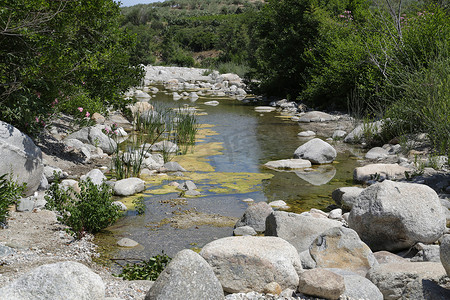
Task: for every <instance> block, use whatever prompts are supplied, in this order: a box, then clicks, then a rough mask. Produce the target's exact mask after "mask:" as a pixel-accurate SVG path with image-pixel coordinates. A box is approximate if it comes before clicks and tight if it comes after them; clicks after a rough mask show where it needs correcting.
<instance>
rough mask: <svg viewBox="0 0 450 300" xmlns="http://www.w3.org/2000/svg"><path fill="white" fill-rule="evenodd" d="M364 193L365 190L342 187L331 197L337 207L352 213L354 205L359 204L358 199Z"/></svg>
mask: <svg viewBox="0 0 450 300" xmlns="http://www.w3.org/2000/svg"><path fill="white" fill-rule="evenodd" d="M362 191H364V189H363V188H360V187H356V186H349V187H341V188H338V189H335V190H334V191H333V193H331V197H332V198H333V200H334V202H336V204H337V205H339V206H340V207H342V209H344V210H346V211H350V210H351V209H352V207H353V205H355V203H357V202H356V201H357V198H358V196H359V194H361V192H362Z"/></svg>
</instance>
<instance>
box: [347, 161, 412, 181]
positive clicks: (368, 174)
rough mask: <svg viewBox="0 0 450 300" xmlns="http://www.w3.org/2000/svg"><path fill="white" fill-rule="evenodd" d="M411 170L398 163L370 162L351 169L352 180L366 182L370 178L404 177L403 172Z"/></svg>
mask: <svg viewBox="0 0 450 300" xmlns="http://www.w3.org/2000/svg"><path fill="white" fill-rule="evenodd" d="M409 171H411V170H410V169H408V168H406V167H402V166H399V165H398V164H371V165H366V166H363V167H358V168H355V170H354V171H353V180H355V181H357V182H366V181H369V180H371V179H379V180H383V179H395V178H404V177H405V172H409Z"/></svg>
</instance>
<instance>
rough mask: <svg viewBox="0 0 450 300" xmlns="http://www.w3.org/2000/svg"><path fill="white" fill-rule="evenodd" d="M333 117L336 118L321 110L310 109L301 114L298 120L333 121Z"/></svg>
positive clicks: (303, 121) (305, 121)
mask: <svg viewBox="0 0 450 300" xmlns="http://www.w3.org/2000/svg"><path fill="white" fill-rule="evenodd" d="M335 119H336V118H335V117H334V116H332V115H330V114H327V113H324V112H321V111H310V112H307V113H305V114H304V115H303V116H301V117H300V119H299V120H298V121H299V122H301V123H309V122H326V121H333V120H335Z"/></svg>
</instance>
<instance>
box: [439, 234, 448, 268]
mask: <svg viewBox="0 0 450 300" xmlns="http://www.w3.org/2000/svg"><path fill="white" fill-rule="evenodd" d="M439 251H440V259H441V263H442V265H443V266H444V269H445V271H446V272H447V276H450V234H446V235H444V237H443V238H442V240H441V246H440V250H439Z"/></svg>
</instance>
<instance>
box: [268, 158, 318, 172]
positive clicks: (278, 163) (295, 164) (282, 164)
mask: <svg viewBox="0 0 450 300" xmlns="http://www.w3.org/2000/svg"><path fill="white" fill-rule="evenodd" d="M264 166H266V167H268V168H271V169H281V170H293V169H304V168H309V167H311V162H310V161H309V160H306V159H301V158H292V159H280V160H273V161H269V162H267V163H265V164H264Z"/></svg>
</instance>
